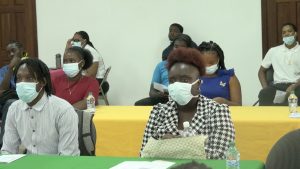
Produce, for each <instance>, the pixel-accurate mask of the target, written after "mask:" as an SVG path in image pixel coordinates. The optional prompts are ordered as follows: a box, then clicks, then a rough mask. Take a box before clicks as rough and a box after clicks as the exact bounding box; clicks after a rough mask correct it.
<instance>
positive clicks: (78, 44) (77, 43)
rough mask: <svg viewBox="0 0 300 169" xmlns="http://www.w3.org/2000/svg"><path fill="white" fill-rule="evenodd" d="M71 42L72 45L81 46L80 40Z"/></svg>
mask: <svg viewBox="0 0 300 169" xmlns="http://www.w3.org/2000/svg"><path fill="white" fill-rule="evenodd" d="M71 44H72V46H77V47H81V42H80V41H77V42H75V41H72V42H71Z"/></svg>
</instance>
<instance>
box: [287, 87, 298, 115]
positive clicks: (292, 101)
mask: <svg viewBox="0 0 300 169" xmlns="http://www.w3.org/2000/svg"><path fill="white" fill-rule="evenodd" d="M288 102H289V109H290V113H292V114H294V113H297V106H298V97H297V96H296V95H295V92H294V91H291V94H290V96H289V97H288Z"/></svg>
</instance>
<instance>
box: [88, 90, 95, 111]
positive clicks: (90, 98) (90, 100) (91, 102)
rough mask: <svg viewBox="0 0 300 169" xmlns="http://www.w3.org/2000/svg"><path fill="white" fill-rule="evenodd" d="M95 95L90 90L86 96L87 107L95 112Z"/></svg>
mask: <svg viewBox="0 0 300 169" xmlns="http://www.w3.org/2000/svg"><path fill="white" fill-rule="evenodd" d="M95 102H96V101H95V97H94V96H93V93H92V92H89V95H88V97H87V98H86V108H87V110H88V111H89V112H95Z"/></svg>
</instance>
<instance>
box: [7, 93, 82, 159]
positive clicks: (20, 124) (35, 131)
mask: <svg viewBox="0 0 300 169" xmlns="http://www.w3.org/2000/svg"><path fill="white" fill-rule="evenodd" d="M21 144H22V145H23V146H24V147H25V148H26V149H27V153H28V154H58V155H79V154H80V151H79V148H78V116H77V114H76V112H75V110H74V108H73V107H72V106H71V105H70V104H69V103H68V102H67V101H65V100H63V99H61V98H58V97H56V96H54V95H51V96H47V95H46V93H44V95H43V96H42V98H41V99H40V100H39V101H38V102H37V103H36V104H35V105H34V106H32V107H29V106H28V105H27V104H26V103H25V102H23V101H21V100H17V101H15V102H14V103H12V105H11V106H10V107H9V110H8V113H7V118H6V124H5V133H4V137H3V146H2V149H1V151H2V152H5V153H11V154H16V153H18V148H19V145H21Z"/></svg>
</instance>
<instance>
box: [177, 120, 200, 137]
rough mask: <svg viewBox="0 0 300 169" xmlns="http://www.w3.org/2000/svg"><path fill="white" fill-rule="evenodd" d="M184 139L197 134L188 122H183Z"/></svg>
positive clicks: (182, 134)
mask: <svg viewBox="0 0 300 169" xmlns="http://www.w3.org/2000/svg"><path fill="white" fill-rule="evenodd" d="M180 134H181V136H182V137H191V136H195V135H196V132H195V131H194V130H193V129H192V128H191V126H190V123H189V122H188V121H185V122H183V130H182V132H181V133H180Z"/></svg>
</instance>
